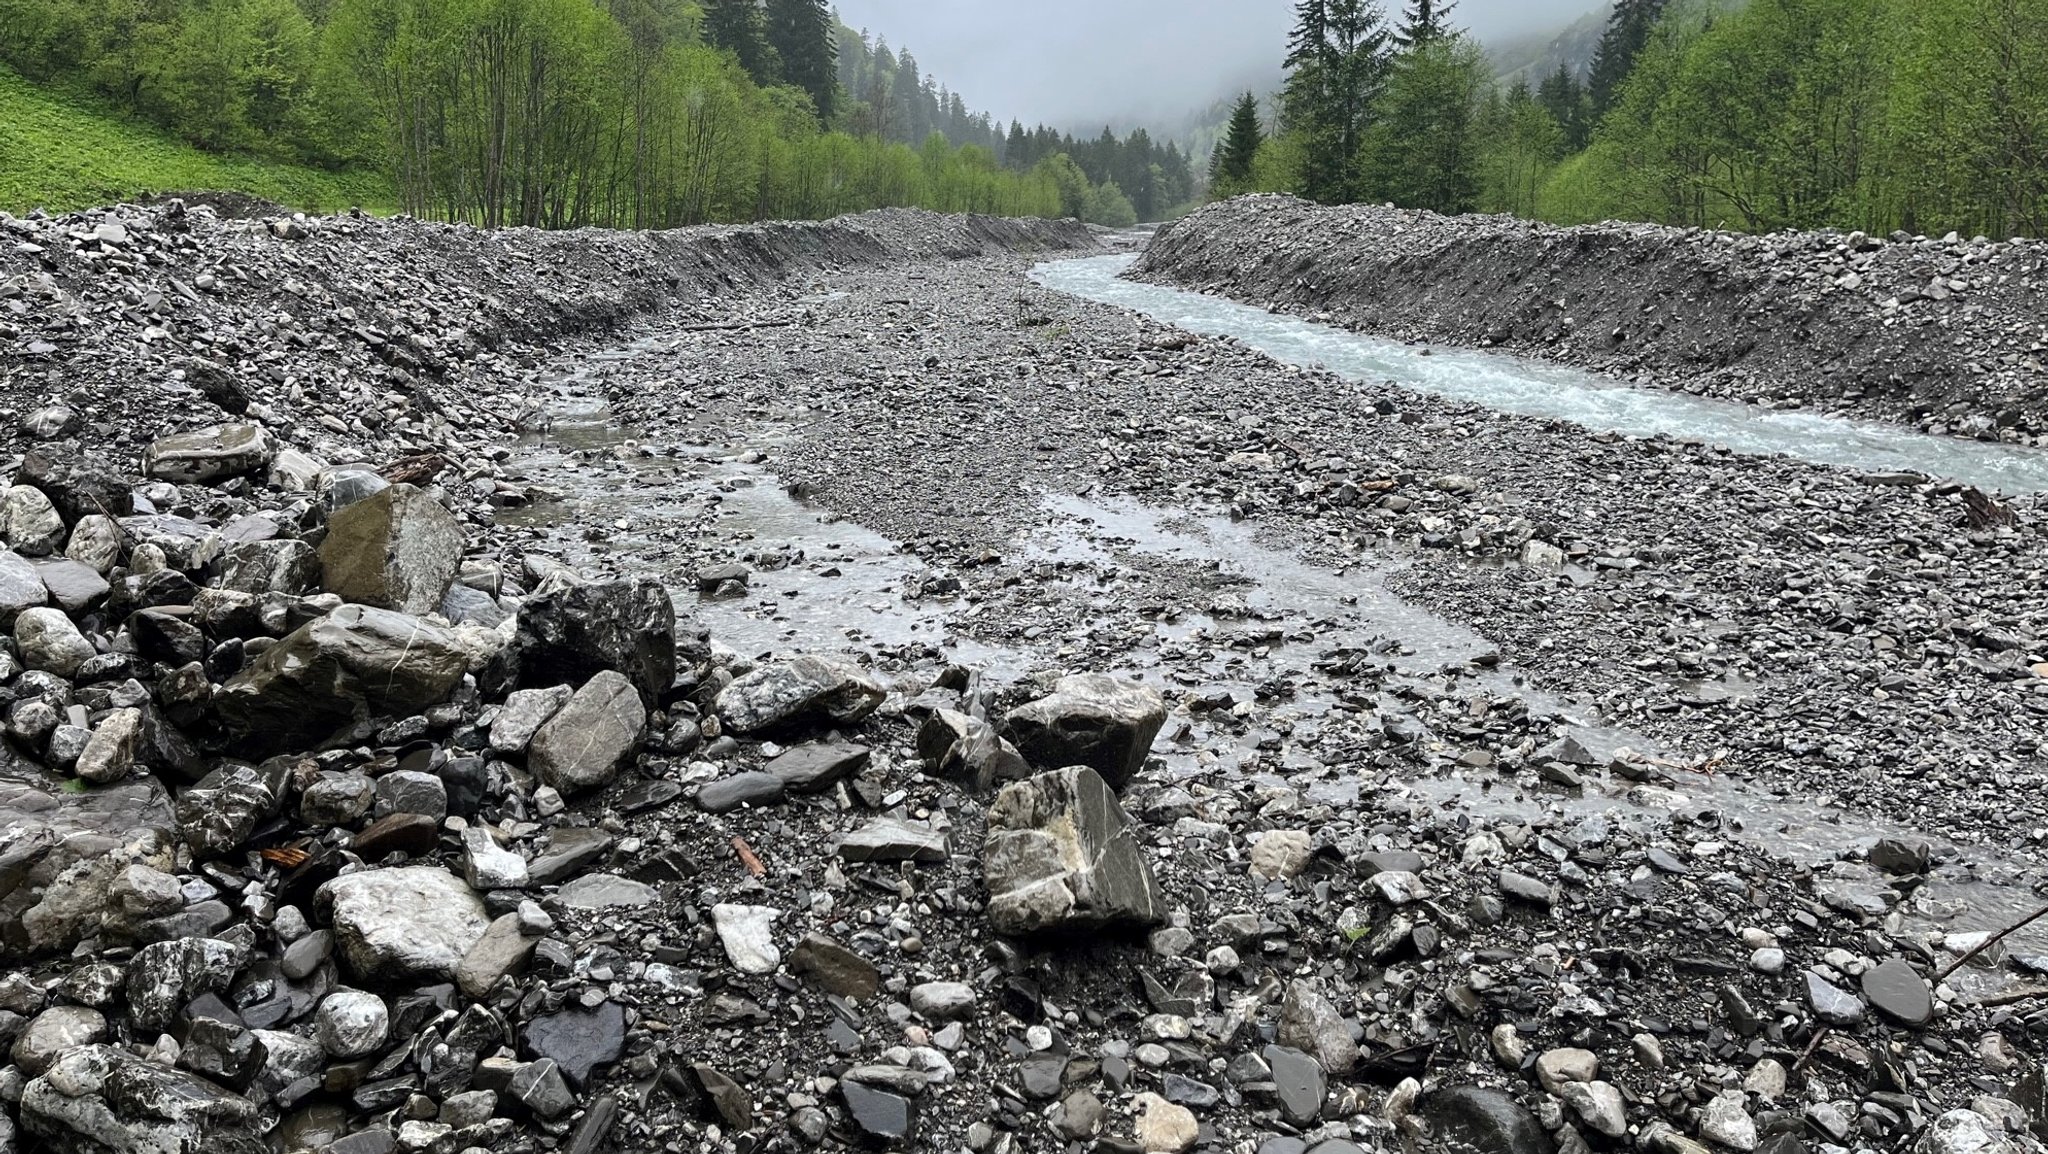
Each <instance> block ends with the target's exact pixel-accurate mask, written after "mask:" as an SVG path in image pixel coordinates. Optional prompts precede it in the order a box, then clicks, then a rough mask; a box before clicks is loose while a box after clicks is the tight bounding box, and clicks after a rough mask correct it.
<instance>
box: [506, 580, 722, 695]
mask: <svg viewBox="0 0 2048 1154" xmlns="http://www.w3.org/2000/svg"><path fill="white" fill-rule="evenodd" d="M517 629H518V633H517V635H516V636H515V638H514V640H513V643H512V644H513V651H514V652H515V653H516V654H517V656H518V659H519V683H520V684H521V685H525V686H532V687H537V688H545V687H547V686H551V685H580V684H582V683H583V682H585V681H588V680H590V679H591V678H592V677H594V676H596V675H597V674H599V673H602V672H604V671H605V670H608V669H609V670H613V671H616V672H619V673H623V674H625V675H626V678H627V680H629V681H631V682H632V683H633V687H634V688H635V689H637V690H638V691H639V693H640V697H641V700H643V701H645V702H646V703H647V704H648V705H650V706H651V705H655V704H657V703H659V702H660V700H661V698H662V696H663V695H664V694H666V693H667V692H668V691H669V687H670V686H671V685H673V684H674V683H675V679H676V659H677V656H678V650H677V642H678V638H677V636H676V609H675V602H674V601H673V600H672V599H671V598H670V597H669V595H668V590H667V589H665V588H663V587H662V584H661V582H659V581H656V580H654V579H652V578H649V577H634V578H628V579H625V580H619V581H609V582H605V583H603V584H594V585H572V586H569V587H568V588H564V589H556V590H553V591H550V592H543V593H539V594H537V595H535V596H533V597H530V598H528V599H527V601H526V603H525V604H524V605H521V606H520V607H519V623H518V626H517ZM681 642H682V649H681V656H682V657H683V659H684V660H686V661H690V662H692V663H693V664H694V663H696V662H699V661H702V660H704V659H705V658H706V657H708V656H709V649H708V646H707V643H706V642H705V640H704V638H703V636H702V630H699V629H696V628H694V627H692V628H690V629H689V630H687V631H686V634H685V636H684V637H683V638H681Z"/></svg>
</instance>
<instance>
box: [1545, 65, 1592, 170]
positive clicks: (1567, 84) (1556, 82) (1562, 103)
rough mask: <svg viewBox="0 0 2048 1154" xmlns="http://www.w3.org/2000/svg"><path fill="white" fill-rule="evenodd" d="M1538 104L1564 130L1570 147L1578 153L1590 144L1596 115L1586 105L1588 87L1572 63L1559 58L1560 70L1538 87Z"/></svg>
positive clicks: (1566, 145) (1566, 144)
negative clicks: (1573, 70) (1589, 112)
mask: <svg viewBox="0 0 2048 1154" xmlns="http://www.w3.org/2000/svg"><path fill="white" fill-rule="evenodd" d="M1536 103H1538V104H1541V105H1542V106H1543V110H1544V111H1545V112H1548V113H1550V118H1551V119H1552V120H1555V121H1557V126H1558V127H1559V128H1561V129H1563V130H1564V140H1565V147H1566V148H1568V149H1570V150H1571V151H1573V152H1577V151H1578V150H1580V149H1582V148H1584V147H1586V143H1587V141H1588V140H1590V139H1591V138H1592V135H1593V125H1592V118H1591V117H1590V116H1589V115H1588V114H1587V108H1586V86H1585V85H1583V84H1580V83H1579V78H1578V76H1577V75H1575V74H1574V73H1573V72H1572V70H1571V66H1570V65H1567V64H1566V63H1565V62H1564V61H1562V60H1560V61H1558V63H1557V71H1556V72H1553V73H1551V74H1550V75H1549V76H1547V77H1545V78H1544V79H1543V83H1542V84H1541V85H1539V86H1538V87H1537V89H1536Z"/></svg>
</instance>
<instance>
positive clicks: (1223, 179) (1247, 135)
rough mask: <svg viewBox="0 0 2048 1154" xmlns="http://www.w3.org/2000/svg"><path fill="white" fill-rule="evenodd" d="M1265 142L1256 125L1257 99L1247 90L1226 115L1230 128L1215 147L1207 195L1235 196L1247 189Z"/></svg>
mask: <svg viewBox="0 0 2048 1154" xmlns="http://www.w3.org/2000/svg"><path fill="white" fill-rule="evenodd" d="M1265 142H1266V134H1265V132H1264V131H1263V130H1262V129H1261V128H1260V127H1259V98H1258V97H1257V96H1255V95H1253V94H1252V93H1249V92H1247V93H1245V94H1244V97H1243V99H1241V100H1239V101H1238V102H1237V108H1236V109H1235V110H1234V111H1233V112H1232V113H1231V114H1230V129H1229V131H1228V132H1227V133H1225V135H1224V137H1223V143H1222V145H1221V146H1219V147H1218V148H1217V149H1216V164H1215V166H1214V168H1213V169H1212V170H1211V172H1210V174H1209V189H1210V194H1211V195H1212V196H1217V197H1225V196H1236V195H1237V194H1239V193H1241V192H1244V191H1246V190H1248V189H1249V188H1250V187H1251V182H1252V169H1253V165H1254V164H1255V163H1256V162H1257V160H1258V158H1259V146H1260V145H1262V144H1264V143H1265Z"/></svg>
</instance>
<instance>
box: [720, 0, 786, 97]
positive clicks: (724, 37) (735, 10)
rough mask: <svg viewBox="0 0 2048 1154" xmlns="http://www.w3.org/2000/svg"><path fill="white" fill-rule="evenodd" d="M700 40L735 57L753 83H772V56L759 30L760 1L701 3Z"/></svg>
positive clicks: (731, 0)
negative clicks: (702, 33)
mask: <svg viewBox="0 0 2048 1154" xmlns="http://www.w3.org/2000/svg"><path fill="white" fill-rule="evenodd" d="M704 39H706V40H708V41H710V42H711V45H712V46H713V47H715V48H723V49H725V50H726V51H727V52H730V53H732V54H733V55H734V56H737V57H738V58H739V61H740V67H741V68H744V69H746V70H747V75H749V76H751V77H753V78H754V82H755V83H756V84H774V83H776V80H777V77H776V75H775V73H776V68H775V57H774V54H773V53H772V52H770V51H769V48H768V39H767V37H766V35H765V34H764V33H763V30H762V27H761V4H760V0H704Z"/></svg>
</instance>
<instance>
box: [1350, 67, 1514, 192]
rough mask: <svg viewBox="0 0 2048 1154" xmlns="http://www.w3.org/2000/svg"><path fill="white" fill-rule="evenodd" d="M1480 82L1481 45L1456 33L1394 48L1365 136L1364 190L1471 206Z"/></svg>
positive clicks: (1475, 186) (1475, 184)
mask: <svg viewBox="0 0 2048 1154" xmlns="http://www.w3.org/2000/svg"><path fill="white" fill-rule="evenodd" d="M1485 82H1486V55H1485V53H1483V52H1482V51H1480V49H1479V46H1478V45H1476V44H1474V43H1472V42H1471V41H1470V40H1469V39H1468V38H1466V37H1464V36H1461V35H1457V34H1450V35H1445V36H1436V37H1430V38H1428V39H1426V40H1423V41H1422V42H1420V43H1418V44H1416V45H1415V46H1414V47H1413V48H1410V49H1408V50H1407V51H1405V52H1403V53H1401V54H1400V55H1399V56H1397V57H1396V58H1395V61H1394V73H1393V76H1392V78H1391V79H1390V80H1389V81H1388V84H1387V93H1386V98H1385V107H1384V110H1383V112H1382V114H1381V116H1380V118H1379V120H1378V121H1377V122H1376V123H1375V124H1374V125H1373V127H1372V132H1371V135H1370V136H1369V137H1368V138H1367V141H1366V144H1365V150H1364V158H1363V160H1364V163H1363V165H1362V169H1363V171H1362V188H1363V191H1364V192H1365V193H1366V194H1367V195H1369V196H1371V197H1373V198H1374V199H1383V200H1390V201H1393V202H1394V203H1396V204H1399V205H1402V206H1405V207H1408V208H1427V209H1433V210H1435V211H1437V212H1445V213H1457V212H1470V211H1472V209H1473V208H1474V207H1475V206H1476V204H1477V200H1478V192H1479V171H1478V159H1479V157H1478V147H1477V141H1476V139H1475V132H1474V125H1473V113H1474V106H1475V104H1476V103H1477V102H1478V98H1479V91H1480V88H1481V87H1482V86H1483V85H1484V84H1485Z"/></svg>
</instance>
